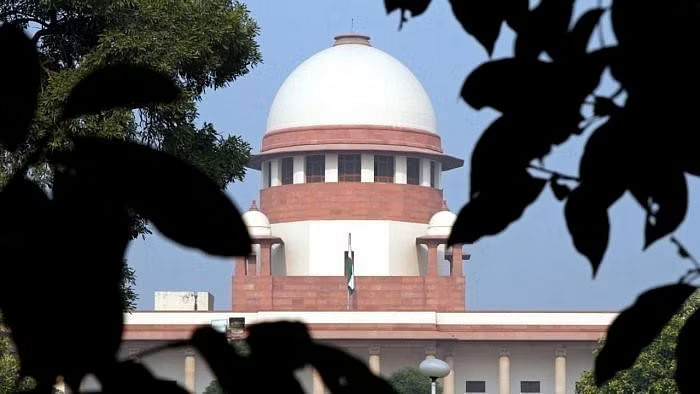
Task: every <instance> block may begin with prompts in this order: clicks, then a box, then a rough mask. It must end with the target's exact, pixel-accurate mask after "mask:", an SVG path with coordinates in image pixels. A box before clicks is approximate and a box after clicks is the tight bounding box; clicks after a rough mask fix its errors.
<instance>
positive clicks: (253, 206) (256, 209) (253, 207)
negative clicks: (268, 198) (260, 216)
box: [248, 200, 259, 211]
mask: <svg viewBox="0 0 700 394" xmlns="http://www.w3.org/2000/svg"><path fill="white" fill-rule="evenodd" d="M248 210H249V211H259V209H258V206H257V205H256V204H255V200H253V202H252V203H250V208H248Z"/></svg>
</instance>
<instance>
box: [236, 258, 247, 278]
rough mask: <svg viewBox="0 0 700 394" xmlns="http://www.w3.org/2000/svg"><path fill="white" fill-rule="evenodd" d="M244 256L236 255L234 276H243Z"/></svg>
mask: <svg viewBox="0 0 700 394" xmlns="http://www.w3.org/2000/svg"><path fill="white" fill-rule="evenodd" d="M245 264H246V261H245V256H238V257H236V268H235V271H234V272H235V273H236V276H238V277H241V276H245Z"/></svg>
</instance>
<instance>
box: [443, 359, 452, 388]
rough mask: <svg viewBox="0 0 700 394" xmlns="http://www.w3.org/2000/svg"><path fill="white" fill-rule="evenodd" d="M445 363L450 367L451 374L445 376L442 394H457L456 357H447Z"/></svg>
mask: <svg viewBox="0 0 700 394" xmlns="http://www.w3.org/2000/svg"><path fill="white" fill-rule="evenodd" d="M445 362H446V363H447V365H449V366H450V374H449V375H447V376H445V378H444V380H443V382H442V394H455V359H454V356H452V355H451V354H450V355H447V356H445Z"/></svg>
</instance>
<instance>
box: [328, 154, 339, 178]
mask: <svg viewBox="0 0 700 394" xmlns="http://www.w3.org/2000/svg"><path fill="white" fill-rule="evenodd" d="M325 181H326V182H338V154H337V153H326V174H325Z"/></svg>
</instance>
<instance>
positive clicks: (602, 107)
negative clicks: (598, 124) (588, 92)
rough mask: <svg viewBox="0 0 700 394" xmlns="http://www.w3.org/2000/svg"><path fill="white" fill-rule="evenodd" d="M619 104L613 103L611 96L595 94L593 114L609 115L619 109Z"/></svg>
mask: <svg viewBox="0 0 700 394" xmlns="http://www.w3.org/2000/svg"><path fill="white" fill-rule="evenodd" d="M620 108H621V107H620V106H618V105H617V104H615V101H613V100H612V99H611V98H608V97H602V96H596V97H595V103H594V105H593V114H595V115H596V116H610V115H612V114H614V113H615V112H617V111H619V110H620Z"/></svg>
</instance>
